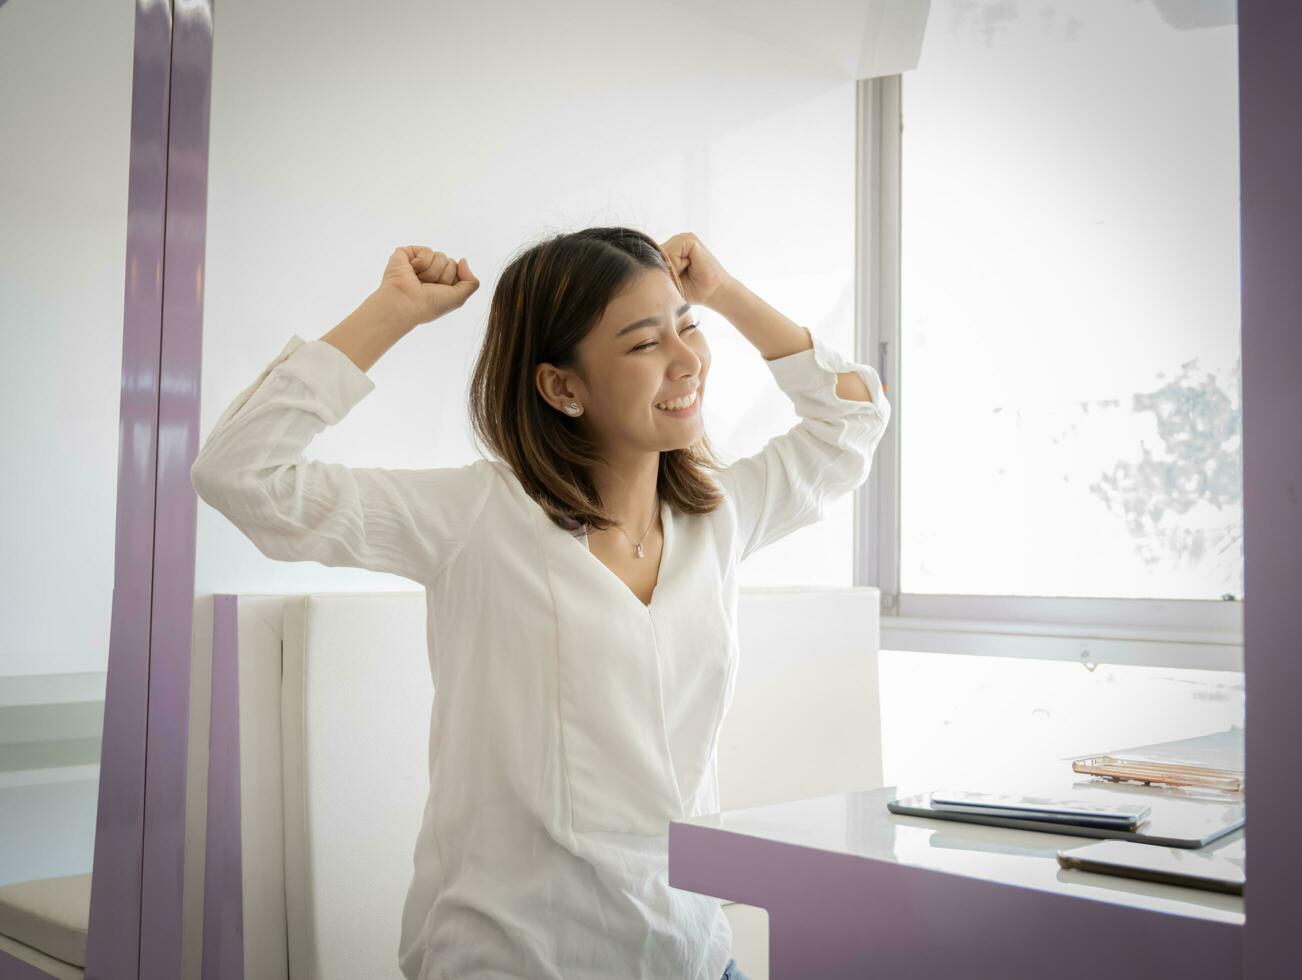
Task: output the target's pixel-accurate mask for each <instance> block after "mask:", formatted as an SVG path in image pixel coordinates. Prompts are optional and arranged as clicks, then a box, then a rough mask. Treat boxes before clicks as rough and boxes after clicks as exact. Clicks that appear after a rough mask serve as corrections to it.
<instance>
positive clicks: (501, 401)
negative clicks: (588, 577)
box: [469, 227, 723, 532]
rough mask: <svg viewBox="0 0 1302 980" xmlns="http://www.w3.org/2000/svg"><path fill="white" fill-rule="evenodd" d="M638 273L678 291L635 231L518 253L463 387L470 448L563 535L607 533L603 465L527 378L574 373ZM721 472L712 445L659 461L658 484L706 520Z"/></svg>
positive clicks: (583, 234)
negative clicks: (596, 480) (660, 278)
mask: <svg viewBox="0 0 1302 980" xmlns="http://www.w3.org/2000/svg"><path fill="white" fill-rule="evenodd" d="M645 269H659V270H661V271H662V272H664V273H665V274H666V275H668V276H669V277H670V278H671V279H673V282H674V285H675V286H676V287H678V291H679V293H682V291H683V284H682V282H681V280H680V279H679V278H678V273H677V272H676V271H675V270H674V268H673V264H672V263H671V262H670V261H669V259H668V257H667V256H666V255H665V253H664V252H663V251H662V250H661V248H660V246H659V245H658V244H657V243H656V241H655V240H654V239H653V238H651V237H649V236H648V235H646V234H644V233H643V232H641V231H638V230H637V229H634V228H622V227H600V228H585V229H583V230H581V231H576V232H571V233H568V234H560V235H555V236H553V237H551V238H548V239H545V240H543V241H541V242H538V243H536V244H534V245H529V246H526V247H525V248H523V250H522V251H520V252H518V253H517V255H516V257H515V258H513V259H512V260H511V261H510V263H509V264H508V265H507V266H506V268H505V270H503V272H502V275H501V278H500V279H498V282H497V287H496V288H495V289H494V290H493V298H492V301H491V303H490V306H489V312H488V327H487V329H486V331H485V334H484V342H483V345H482V347H481V348H480V350H479V357H478V359H477V360H476V362H475V368H474V372H473V374H472V376H471V381H470V393H469V400H470V405H469V407H470V421H471V426H472V428H473V431H474V435H475V437H476V439H477V440H478V441H479V442H481V443H482V444H483V445H486V446H487V447H488V448H489V449H490V450H491V451H492V452H493V454H494V455H496V456H497V457H498V458H499V459H500V460H501V461H502V462H504V463H506V464H507V465H508V466H510V467H511V469H512V470H513V471H514V472H515V475H516V476H517V477H518V478H519V480H520V483H521V485H522V486H523V487H524V489H525V492H526V493H528V494H529V495H530V496H531V497H533V499H534V500H536V501H537V502H538V503H539V505H541V506H542V508H543V510H545V511H546V512H547V515H548V516H549V517H550V518H551V519H552V521H554V522H555V523H556V524H557V525H559V526H560V527H561V528H563V529H565V530H567V531H571V532H577V531H578V530H579V529H581V528H583V527H585V526H586V527H589V528H592V529H595V530H605V529H606V528H608V527H610V526H611V525H612V524H614V523H615V520H614V518H613V517H612V516H611V515H610V514H609V513H608V512H607V511H606V509H605V507H604V506H603V504H602V502H601V500H600V499H599V497H598V494H597V491H596V488H595V486H594V484H593V480H592V477H591V473H592V471H593V469H594V467H596V466H597V465H599V464H600V463H601V462H602V458H601V455H600V453H599V451H598V447H597V446H596V445H595V444H594V443H593V441H592V440H591V439H589V438H587V437H586V436H585V435H584V433H583V431H582V429H581V427H580V424H579V420H578V419H576V418H571V417H570V416H567V415H563V414H561V413H560V412H558V411H556V409H554V408H553V407H552V406H551V405H549V404H548V403H547V402H546V400H545V399H544V398H543V397H542V394H541V393H540V392H539V391H538V389H537V386H536V384H535V380H534V376H535V370H536V368H537V366H538V365H539V364H541V363H543V362H547V363H550V364H554V365H556V366H557V367H563V368H567V369H571V370H574V371H575V372H576V373H577V374H578V375H579V377H581V378H583V379H584V382H585V383H587V381H588V378H587V376H586V375H585V373H584V371H583V368H582V366H581V365H580V364H579V363H578V352H577V351H576V350H575V348H576V346H577V345H578V343H579V342H580V341H581V340H582V339H583V338H584V337H585V336H587V334H588V333H589V332H590V331H591V330H592V329H593V328H594V327H595V326H596V324H597V322H598V321H599V320H600V319H601V316H602V314H603V313H604V312H605V309H606V306H607V304H609V303H610V301H611V300H612V299H613V298H614V297H615V296H616V295H618V294H619V293H620V291H621V290H623V289H624V288H625V287H626V286H628V285H629V284H630V283H631V282H632V280H633V279H634V278H635V277H636V276H637V275H639V274H640V273H641V272H642V271H643V270H645ZM721 468H722V464H721V463H720V461H719V459H718V458H717V456H716V455H715V451H714V449H713V447H711V446H710V443H709V440H708V439H707V438H706V437H705V436H704V435H702V436H701V438H700V439H698V440H697V441H696V442H694V443H692V444H691V445H690V446H688V447H686V448H683V449H670V450H666V451H663V452H661V454H660V469H659V475H658V477H657V485H658V490H659V494H660V497H661V499H662V500H667V501H668V502H669V504H670V505H671V506H672V507H674V508H675V509H676V510H677V511H679V512H683V513H688V514H704V513H709V512H710V511H712V510H714V509H715V508H716V507H718V506H719V504H720V502H721V501H722V499H723V492H722V490H721V489H720V488H719V486H718V484H716V483H715V482H714V481H713V480H712V479H711V477H710V476H709V475H708V471H710V470H718V469H721Z"/></svg>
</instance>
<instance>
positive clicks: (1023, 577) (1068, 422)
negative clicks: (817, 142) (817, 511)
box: [863, 0, 1243, 667]
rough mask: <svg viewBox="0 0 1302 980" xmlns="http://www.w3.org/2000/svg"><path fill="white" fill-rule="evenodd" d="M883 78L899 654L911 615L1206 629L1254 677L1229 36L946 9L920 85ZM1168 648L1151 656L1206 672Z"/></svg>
mask: <svg viewBox="0 0 1302 980" xmlns="http://www.w3.org/2000/svg"><path fill="white" fill-rule="evenodd" d="M1220 20H1221V21H1224V20H1225V16H1224V15H1221V16H1220ZM888 83H889V84H888ZM865 84H866V85H867V84H869V83H865ZM871 85H875V86H878V91H877V94H876V95H875V96H874V97H872V98H870V99H867V100H864V102H863V105H864V109H865V113H866V115H865V122H866V125H868V126H871V127H876V132H877V133H878V138H879V139H880V140H881V142H882V144H883V146H886V147H887V148H888V149H889V148H890V146H891V145H892V144H891V137H892V135H894V134H892V133H891V126H892V124H894V127H895V134H897V135H895V139H896V143H895V144H894V147H895V155H894V156H892V155H891V154H890V153H883V154H880V155H879V156H878V157H877V158H875V166H876V170H875V172H874V174H873V175H872V176H873V180H874V182H873V183H872V185H871V186H873V187H875V188H879V190H878V191H877V193H879V194H880V195H881V197H882V200H883V202H884V203H882V204H879V207H881V208H882V210H884V211H885V212H887V213H888V214H889V209H890V206H891V205H892V204H894V202H898V205H897V206H898V221H899V235H898V240H892V239H891V238H890V236H889V235H886V236H885V237H884V238H883V239H882V240H881V241H880V243H879V248H880V249H881V252H882V254H883V257H884V268H886V269H888V270H889V268H890V263H889V260H893V261H895V262H896V263H898V266H897V268H898V284H899V286H898V289H899V292H898V298H897V300H893V297H892V296H891V292H890V290H889V289H883V290H880V291H879V300H880V301H881V302H883V303H885V304H887V306H886V308H885V309H881V308H879V311H878V314H879V315H878V325H877V326H876V327H875V328H874V329H873V330H870V331H869V332H868V334H867V339H868V340H870V341H871V340H878V341H881V342H884V343H886V344H887V346H888V347H890V345H891V341H893V340H896V337H897V338H898V340H897V342H896V343H895V345H894V349H892V350H891V352H890V357H891V359H892V360H891V362H890V363H892V364H893V365H896V366H898V372H899V385H898V388H896V386H894V385H893V386H892V390H894V391H897V393H898V394H897V399H898V404H897V408H898V409H899V412H898V415H897V421H898V431H897V432H896V433H895V438H896V440H897V442H898V450H897V452H896V454H895V455H894V456H893V457H892V456H891V454H889V453H888V454H887V455H886V456H885V466H886V467H887V468H888V471H887V472H886V473H883V474H879V483H878V486H879V487H883V490H882V492H881V496H882V501H884V504H883V506H880V507H879V508H878V509H877V515H878V516H877V517H876V519H875V520H876V524H875V527H874V532H875V534H876V538H872V537H866V538H864V539H863V542H864V547H872V548H877V549H878V550H877V554H878V555H879V556H880V558H881V564H880V565H879V566H878V569H879V576H878V577H879V580H880V582H881V584H882V587H883V593H884V607H885V608H884V610H883V612H884V613H885V614H887V615H885V616H884V617H883V632H884V640H883V646H891V645H892V644H891V643H890V642H888V639H889V638H888V637H886V636H885V634H886V633H888V631H889V630H890V629H891V626H890V625H888V623H890V622H891V616H892V615H895V616H899V617H912V618H913V619H914V620H919V619H927V620H934V619H937V618H949V619H953V618H954V617H961V618H963V619H964V620H969V621H978V622H979V621H990V620H999V621H1001V622H1005V623H1006V622H1009V621H1015V622H1018V623H1021V624H1026V623H1028V622H1029V623H1034V624H1038V625H1039V627H1043V632H1046V633H1056V634H1062V635H1066V634H1071V633H1076V634H1081V633H1084V632H1088V631H1086V630H1081V629H1080V628H1079V627H1080V625H1081V624H1091V625H1092V626H1094V627H1105V628H1111V629H1115V630H1120V631H1122V633H1124V632H1125V631H1127V630H1128V631H1129V632H1130V636H1131V638H1132V639H1138V640H1141V641H1142V642H1150V643H1161V642H1168V641H1170V639H1171V637H1170V635H1169V634H1170V632H1171V631H1172V630H1182V631H1185V632H1186V633H1188V632H1190V631H1203V630H1205V631H1206V632H1202V633H1200V635H1199V636H1189V635H1185V636H1183V637H1182V638H1181V639H1182V640H1187V641H1191V645H1197V643H1198V642H1199V641H1202V640H1207V641H1209V642H1210V643H1211V644H1212V645H1213V646H1216V647H1218V648H1219V649H1220V650H1221V652H1222V653H1226V654H1227V655H1228V659H1225V658H1223V659H1222V660H1221V661H1219V662H1218V665H1219V666H1222V667H1225V666H1231V667H1232V666H1234V663H1235V660H1234V658H1235V657H1236V656H1237V657H1238V658H1239V659H1240V660H1241V626H1240V625H1239V624H1241V616H1242V606H1241V603H1238V602H1226V601H1225V600H1227V599H1242V597H1243V560H1242V557H1243V556H1242V548H1243V537H1242V492H1241V488H1242V457H1241V449H1240V389H1241V381H1240V357H1239V234H1238V221H1239V210H1238V208H1239V196H1238V90H1237V28H1236V26H1235V24H1234V23H1233V22H1232V20H1231V22H1229V23H1220V22H1217V18H1216V17H1212V16H1210V15H1209V16H1204V17H1197V16H1193V15H1176V14H1173V13H1171V12H1170V11H1169V10H1166V9H1165V8H1163V7H1161V6H1159V5H1153V4H1148V3H1135V2H1133V0H1106V2H1102V0H1058V2H1039V3H1036V4H1034V5H1028V4H1000V5H975V4H967V3H964V4H957V3H947V4H944V5H937V6H933V8H932V10H931V15H930V20H929V23H928V25H927V30H926V35H925V40H924V42H923V46H922V50H921V56H920V59H919V63H918V66H917V69H916V70H914V71H911V72H909V73H907V74H905V75H903V76H899V77H896V78H895V79H877V80H874V81H873V82H872V83H871ZM865 91H866V92H868V93H869V94H870V95H872V90H871V89H866V90H865ZM883 93H884V94H885V97H883ZM891 95H894V96H895V98H894V100H893V101H892V98H891V97H890V96H891ZM892 113H894V117H893V118H892ZM901 122H902V128H901V125H900V124H901ZM888 230H889V229H888ZM892 249H893V250H894V251H893V252H892ZM893 301H894V302H895V304H896V305H895V307H894V308H891V307H890V304H891V303H892V302H893ZM892 318H893V319H892ZM894 329H898V334H897V335H894V336H893V335H892V330H894ZM888 380H889V379H888ZM893 467H898V468H897V469H895V470H894V471H893V472H892V471H891V469H890V468H893ZM892 483H893V485H894V488H895V490H894V493H892V492H891V490H890V485H891V484H892ZM891 531H894V532H895V536H896V539H897V541H898V547H897V548H896V547H895V546H894V545H892V544H891V543H890V539H891V537H892V534H891V533H890V532H891ZM874 532H870V534H871V533H874ZM879 541H880V542H885V543H884V544H879ZM986 599H988V601H985V600H986ZM1216 607H1219V608H1216ZM904 621H905V620H903V619H900V620H896V621H895V622H896V623H903V622H904ZM913 625H914V626H919V625H923V624H921V623H919V622H914V623H913ZM1163 631H1165V634H1166V635H1158V634H1159V633H1162V632H1163ZM1236 631H1238V632H1236ZM949 632H950V633H955V630H954V629H953V628H952V624H951V628H950V630H949ZM959 632H962V631H959ZM973 632H974V631H972V630H968V631H967V635H968V637H969V639H970V637H971V636H972V635H973ZM1094 632H1096V633H1097V630H1094ZM1141 634H1143V635H1141ZM898 638H899V637H898V636H897V637H896V639H898ZM1116 638H1117V639H1124V637H1123V636H1120V635H1118V637H1116ZM955 644H956V645H950V644H949V643H948V641H946V640H944V639H940V638H937V637H935V636H933V637H932V642H931V643H930V644H927V643H906V644H905V645H903V646H902V647H901V648H906V649H933V650H954V652H959V649H958V648H960V647H962V646H963V644H962V642H961V641H959V640H957V639H956V640H955ZM1141 645H1142V644H1141ZM1071 646H1072V644H1066V645H1060V648H1059V649H1057V650H1056V651H1055V652H1054V653H1053V654H1052V655H1054V656H1071V657H1073V658H1074V657H1075V656H1076V655H1077V654H1075V653H1072V652H1071V651H1070V649H1069V648H1070V647H1071ZM1155 649H1156V648H1150V649H1149V651H1148V653H1147V654H1145V653H1143V652H1142V651H1141V652H1140V653H1139V654H1138V655H1137V657H1136V662H1138V663H1145V662H1147V663H1158V662H1160V663H1164V664H1167V665H1171V664H1172V663H1183V665H1185V666H1190V665H1192V661H1193V660H1196V659H1197V658H1196V657H1194V656H1193V655H1192V654H1191V656H1190V658H1189V661H1182V659H1181V658H1180V657H1179V656H1175V657H1172V656H1171V654H1172V650H1171V648H1166V649H1165V651H1164V652H1163V653H1162V654H1161V655H1158V654H1157V653H1156V652H1155ZM964 652H974V651H973V650H972V648H971V646H970V644H969V646H968V647H967V648H965V649H964ZM983 652H986V651H983ZM1204 663H1205V662H1204Z"/></svg>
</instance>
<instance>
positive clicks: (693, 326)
mask: <svg viewBox="0 0 1302 980" xmlns="http://www.w3.org/2000/svg"><path fill="white" fill-rule="evenodd" d="M700 325H701V321H700V320H697V321H696V322H695V323H689V324H688V325H687V326H685V327H683V333H687V331H689V330H695V329H696V328H697V327H699V326H700ZM655 345H656V342H655V341H654V340H648V341H647V342H646V343H645V344H638V345H637V346H636V347H634V348H633V350H646V349H647V348H649V347H654V346H655ZM629 353H630V354H631V353H633V351H629Z"/></svg>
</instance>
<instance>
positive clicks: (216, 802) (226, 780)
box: [203, 595, 244, 980]
mask: <svg viewBox="0 0 1302 980" xmlns="http://www.w3.org/2000/svg"><path fill="white" fill-rule="evenodd" d="M238 614H239V599H238V597H237V596H233V595H215V596H213V610H212V714H211V720H210V727H209V729H208V836H207V840H206V841H205V847H206V852H205V855H204V879H203V892H204V899H203V980H244V919H243V916H244V887H243V870H242V869H243V857H242V852H241V848H240V730H239V710H240V663H239V629H238V627H239V621H238Z"/></svg>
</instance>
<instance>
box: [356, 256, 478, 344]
mask: <svg viewBox="0 0 1302 980" xmlns="http://www.w3.org/2000/svg"><path fill="white" fill-rule="evenodd" d="M478 288H479V280H478V279H476V278H475V275H474V273H472V272H471V271H470V265H469V263H467V262H466V260H465V259H464V258H461V259H456V260H453V259H451V258H449V257H448V256H447V255H445V254H444V253H443V252H436V251H434V250H433V249H431V248H426V247H425V246H424V245H406V246H404V247H402V248H395V249H394V250H393V254H392V255H390V256H389V264H388V265H386V266H385V267H384V275H383V276H382V277H381V279H380V288H379V289H377V290H376V291H375V298H376V300H377V301H378V302H380V303H382V304H383V305H385V306H386V307H388V309H389V310H390V312H392V313H393V314H394V315H395V316H397V317H398V318H400V319H401V320H404V321H405V322H408V323H413V324H418V323H428V322H429V321H431V320H436V319H438V318H439V317H441V316H442V315H443V314H445V313H450V312H452V311H453V310H455V309H457V308H458V307H460V306H461V305H462V304H463V303H465V301H466V300H468V299H469V298H470V297H471V295H472V294H473V293H474V291H475V290H476V289H478Z"/></svg>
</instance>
